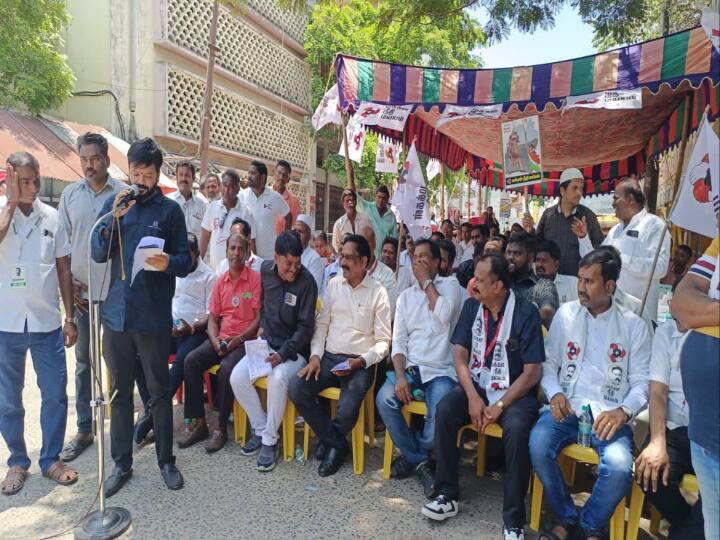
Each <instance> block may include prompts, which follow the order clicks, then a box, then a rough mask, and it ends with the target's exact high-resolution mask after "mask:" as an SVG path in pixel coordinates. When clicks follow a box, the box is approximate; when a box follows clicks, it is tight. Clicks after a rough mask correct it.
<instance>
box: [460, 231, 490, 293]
mask: <svg viewBox="0 0 720 540" xmlns="http://www.w3.org/2000/svg"><path fill="white" fill-rule="evenodd" d="M474 249H475V251H474V252H473V253H472V257H470V258H468V259H467V260H466V261H463V262H461V263H460V265H459V266H458V267H457V270H456V272H455V275H456V276H457V280H458V283H460V286H461V287H462V288H463V289H465V288H467V286H468V284H469V283H470V280H471V279H472V278H473V276H474V275H475V263H476V262H477V261H479V260H480V258H481V257H482V255H483V252H484V250H485V243H484V242H480V243H479V244H477V245H476V246H475V248H474Z"/></svg>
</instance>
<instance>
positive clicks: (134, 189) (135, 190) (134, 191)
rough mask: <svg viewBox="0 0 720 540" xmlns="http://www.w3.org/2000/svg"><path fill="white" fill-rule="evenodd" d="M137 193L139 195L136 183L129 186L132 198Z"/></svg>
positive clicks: (138, 187)
mask: <svg viewBox="0 0 720 540" xmlns="http://www.w3.org/2000/svg"><path fill="white" fill-rule="evenodd" d="M138 195H140V186H138V185H137V184H133V185H131V186H130V196H131V197H132V198H133V199H134V198H135V197H137V196H138Z"/></svg>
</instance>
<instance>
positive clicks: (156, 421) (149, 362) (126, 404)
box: [103, 327, 175, 471]
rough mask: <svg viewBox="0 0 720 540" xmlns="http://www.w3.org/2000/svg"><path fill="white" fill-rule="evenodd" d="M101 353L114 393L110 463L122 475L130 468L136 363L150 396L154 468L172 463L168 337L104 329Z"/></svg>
mask: <svg viewBox="0 0 720 540" xmlns="http://www.w3.org/2000/svg"><path fill="white" fill-rule="evenodd" d="M103 352H104V355H105V361H106V362H107V366H108V370H109V371H110V384H111V385H112V389H111V392H110V395H111V396H112V394H113V392H115V391H116V390H117V395H116V396H115V399H114V401H113V402H112V417H111V419H110V449H111V454H112V458H113V461H115V464H116V465H117V466H118V467H120V468H121V469H123V470H125V471H128V470H130V468H131V467H132V462H133V458H132V445H133V438H132V437H133V408H134V404H133V390H134V387H135V370H136V367H137V364H138V363H139V364H140V366H141V368H142V371H143V373H144V375H145V380H146V381H147V388H148V391H149V393H150V399H149V401H148V409H149V410H150V412H151V413H152V417H153V430H154V431H155V452H156V453H157V459H158V464H159V465H160V466H162V465H164V464H165V463H175V457H174V456H173V453H172V444H173V418H172V401H171V399H170V395H169V394H168V383H169V380H170V375H169V373H168V367H167V361H168V355H169V352H170V335H169V334H168V333H167V332H153V333H147V334H141V333H139V332H115V331H113V330H110V329H108V328H107V327H105V328H104V332H103Z"/></svg>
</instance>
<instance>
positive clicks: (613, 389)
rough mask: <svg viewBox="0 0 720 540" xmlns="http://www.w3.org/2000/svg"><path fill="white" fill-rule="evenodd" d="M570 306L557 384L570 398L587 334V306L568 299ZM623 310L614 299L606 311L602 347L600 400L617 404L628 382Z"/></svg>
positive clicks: (580, 367) (628, 346)
mask: <svg viewBox="0 0 720 540" xmlns="http://www.w3.org/2000/svg"><path fill="white" fill-rule="evenodd" d="M570 305H571V306H572V309H573V316H572V317H571V318H570V320H571V321H572V324H570V325H568V328H567V329H566V331H565V337H566V338H567V346H566V349H565V357H564V358H563V363H562V367H561V368H560V375H559V379H560V380H559V382H560V387H561V388H562V391H563V393H564V394H565V395H566V396H568V397H572V395H573V389H574V388H575V383H576V382H577V381H578V379H579V378H580V372H581V371H582V364H583V355H584V354H585V343H586V337H587V319H586V317H587V311H586V309H585V308H584V307H583V306H582V305H581V304H580V301H579V300H575V301H574V302H571V303H570ZM622 311H625V308H623V307H621V306H619V305H618V304H617V302H614V301H613V303H612V305H611V306H610V314H609V316H610V320H609V323H608V333H607V339H608V345H607V347H606V348H605V383H604V384H603V399H604V400H605V401H606V402H609V403H614V404H616V405H619V404H621V403H622V400H623V398H624V397H625V395H626V394H627V392H628V387H629V384H630V382H629V379H628V366H629V363H630V362H629V361H630V358H629V354H630V335H629V333H628V329H627V325H626V324H625V319H624V318H623V316H622Z"/></svg>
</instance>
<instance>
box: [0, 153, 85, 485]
mask: <svg viewBox="0 0 720 540" xmlns="http://www.w3.org/2000/svg"><path fill="white" fill-rule="evenodd" d="M6 169H7V183H8V202H7V203H6V204H5V206H4V207H3V208H2V210H0V276H2V277H0V303H1V304H2V306H3V308H2V311H1V312H0V433H2V437H3V439H4V441H5V444H6V445H7V447H8V451H9V452H8V453H9V456H10V457H9V458H8V471H7V474H6V476H5V480H4V481H3V482H2V483H1V484H0V491H2V493H3V494H4V495H14V494H15V493H18V492H19V491H20V490H21V489H22V488H23V485H24V483H25V479H26V478H27V476H28V469H29V468H30V457H29V456H28V453H27V448H26V446H25V437H24V431H25V430H24V417H25V410H24V409H23V404H22V391H23V386H24V385H25V357H26V354H27V351H28V349H30V354H31V355H32V361H33V367H34V368H35V372H36V374H37V384H38V386H39V387H40V394H41V396H42V405H41V409H40V427H41V430H42V447H41V448H40V459H39V464H40V470H41V471H42V474H43V476H45V477H47V478H50V479H51V480H54V481H55V482H57V483H59V484H61V485H69V484H72V483H74V482H76V481H77V478H78V473H77V471H75V470H74V469H72V468H70V467H68V466H67V465H65V464H64V463H63V461H62V460H61V459H60V451H61V450H62V447H63V439H64V438H65V424H66V421H67V406H68V399H67V394H66V393H65V387H66V386H67V370H66V366H65V350H64V349H63V345H64V346H65V347H72V346H73V345H74V344H75V341H76V339H77V327H76V326H75V306H74V304H73V285H72V274H71V272H70V257H69V255H70V251H71V250H70V242H68V237H67V232H66V231H65V227H64V226H63V225H62V223H61V221H60V217H59V216H58V213H57V210H55V209H54V208H52V207H51V206H48V205H47V204H45V203H43V202H41V201H40V200H39V198H38V194H39V192H40V165H39V164H38V161H37V159H35V157H34V156H33V155H32V154H29V153H28V152H15V153H13V154H10V156H8V158H7V167H6ZM58 289H60V293H61V295H62V299H63V305H64V307H65V314H66V318H65V322H64V324H62V325H61V323H60V304H59V302H58Z"/></svg>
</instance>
